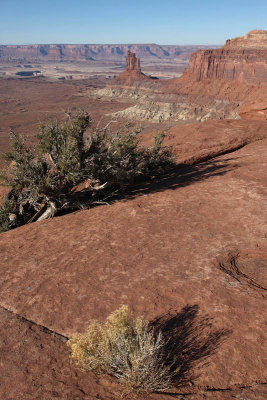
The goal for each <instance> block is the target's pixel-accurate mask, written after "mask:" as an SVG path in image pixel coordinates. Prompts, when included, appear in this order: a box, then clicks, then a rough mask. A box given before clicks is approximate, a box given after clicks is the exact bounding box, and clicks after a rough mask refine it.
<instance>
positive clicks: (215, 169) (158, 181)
mask: <svg viewBox="0 0 267 400" xmlns="http://www.w3.org/2000/svg"><path fill="white" fill-rule="evenodd" d="M233 161H237V158H236V157H235V158H227V159H224V160H221V159H213V160H209V161H206V162H202V163H200V164H196V165H192V166H189V165H185V164H179V165H177V166H175V167H174V168H172V169H171V170H170V171H168V172H167V173H165V174H164V175H161V176H160V177H155V178H153V179H152V180H146V181H142V182H139V183H138V182H136V183H135V184H134V185H131V186H129V187H127V188H126V191H125V193H124V195H123V196H122V197H121V198H125V197H126V198H127V199H129V198H134V197H137V196H140V195H147V194H149V193H154V192H160V191H164V190H166V189H172V190H175V189H177V188H181V187H185V186H189V185H191V184H194V183H196V182H201V181H204V180H206V179H209V178H212V177H215V176H223V175H225V174H226V173H228V172H230V171H232V170H234V169H235V168H236V167H237V166H238V164H237V163H234V162H233Z"/></svg>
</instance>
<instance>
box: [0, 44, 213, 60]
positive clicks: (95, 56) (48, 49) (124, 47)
mask: <svg viewBox="0 0 267 400" xmlns="http://www.w3.org/2000/svg"><path fill="white" fill-rule="evenodd" d="M211 47H212V46H176V45H173V46H171V45H170V46H168V45H162V46H161V45H158V44H44V45H40V44H34V45H21V46H13V45H12V46H11V45H8V46H4V45H0V61H2V62H11V61H29V62H38V61H86V60H113V61H114V60H115V61H116V60H118V61H122V60H124V59H125V57H126V56H127V52H128V50H130V51H132V52H134V53H136V54H137V55H138V56H139V57H142V59H144V60H145V59H150V60H157V59H169V60H175V59H178V60H188V59H189V57H190V55H191V54H192V53H193V52H195V51H197V50H199V49H201V48H211Z"/></svg>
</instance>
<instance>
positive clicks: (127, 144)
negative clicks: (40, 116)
mask: <svg viewBox="0 0 267 400" xmlns="http://www.w3.org/2000/svg"><path fill="white" fill-rule="evenodd" d="M137 135H138V131H130V130H129V127H125V130H124V132H117V133H116V134H114V133H113V134H111V133H110V132H108V130H107V129H92V128H91V119H90V116H89V115H88V113H86V112H79V113H77V114H76V115H75V116H71V115H70V114H68V117H67V119H66V120H65V121H64V122H62V123H59V122H57V121H56V122H49V123H48V124H46V125H44V124H43V125H41V126H40V128H39V132H38V134H37V144H36V145H35V146H29V145H27V143H26V139H25V138H24V137H22V136H20V135H18V134H16V133H14V132H11V139H12V148H13V149H12V151H10V152H9V153H5V154H4V158H5V160H6V161H7V168H6V169H5V170H4V171H2V173H1V176H0V178H1V181H2V184H4V185H8V186H10V192H9V194H8V196H7V198H6V200H5V201H4V203H3V205H2V206H1V207H0V232H1V231H6V230H8V229H11V228H13V227H16V226H20V225H23V224H25V223H29V222H33V221H36V220H42V219H45V218H50V217H53V216H54V215H56V214H60V213H64V212H70V211H74V210H77V209H82V208H86V207H91V206H94V205H96V204H103V203H107V202H109V201H110V200H111V199H114V197H115V196H119V195H121V194H122V193H123V192H124V190H125V187H126V186H127V185H128V184H132V183H134V182H135V181H136V180H140V179H146V178H151V177H153V176H156V175H159V174H161V173H163V172H164V171H165V170H166V168H168V167H170V166H171V165H172V162H173V161H172V160H173V156H172V153H171V150H170V149H169V148H167V147H166V146H163V139H164V134H161V135H158V136H156V137H155V143H154V146H152V147H149V148H142V147H141V146H139V141H138V137H137ZM10 214H12V215H10Z"/></svg>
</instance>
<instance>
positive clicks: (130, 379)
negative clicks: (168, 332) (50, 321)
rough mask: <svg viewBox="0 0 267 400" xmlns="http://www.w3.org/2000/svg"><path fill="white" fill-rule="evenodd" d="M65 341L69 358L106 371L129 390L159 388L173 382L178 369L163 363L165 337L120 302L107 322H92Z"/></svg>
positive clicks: (92, 369)
mask: <svg viewBox="0 0 267 400" xmlns="http://www.w3.org/2000/svg"><path fill="white" fill-rule="evenodd" d="M68 345H69V346H70V348H71V350H72V358H73V359H74V360H75V361H76V362H77V364H78V365H79V366H80V367H82V368H83V369H85V370H89V371H94V372H96V373H108V374H109V375H111V376H114V377H116V378H117V379H118V380H119V381H120V382H121V383H124V384H126V386H127V387H129V388H130V389H131V390H138V391H161V390H165V389H169V388H170V387H171V386H172V378H173V376H174V374H176V373H177V371H173V365H170V364H166V360H167V359H168V358H169V357H168V355H167V354H166V339H165V338H164V337H163V335H162V333H161V332H160V331H159V332H157V333H155V331H154V330H153V329H152V328H151V327H150V326H149V323H148V321H146V320H145V319H144V318H143V317H138V318H134V315H133V313H132V312H131V311H130V309H129V307H128V306H125V305H123V306H121V307H120V308H119V309H118V310H116V311H114V312H113V313H111V314H110V315H109V317H108V318H107V320H106V322H105V323H103V324H101V323H99V322H96V321H94V322H92V323H91V325H90V326H89V328H88V330H87V332H86V333H85V334H80V333H78V334H75V335H74V336H73V337H72V338H71V339H70V340H69V341H68Z"/></svg>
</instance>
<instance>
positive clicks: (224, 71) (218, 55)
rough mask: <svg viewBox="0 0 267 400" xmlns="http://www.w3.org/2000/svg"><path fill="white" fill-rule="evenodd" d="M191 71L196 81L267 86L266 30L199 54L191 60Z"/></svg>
mask: <svg viewBox="0 0 267 400" xmlns="http://www.w3.org/2000/svg"><path fill="white" fill-rule="evenodd" d="M188 72H190V73H193V74H194V75H196V78H197V80H203V79H227V80H235V81H239V82H246V83H249V84H259V83H262V82H265V83H267V31H264V30H254V31H251V32H249V33H248V34H247V35H245V36H243V37H238V38H236V39H232V40H227V41H226V44H225V46H224V47H222V48H220V49H215V50H199V51H197V52H196V53H194V54H192V56H191V58H190V64H189V67H188Z"/></svg>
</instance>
